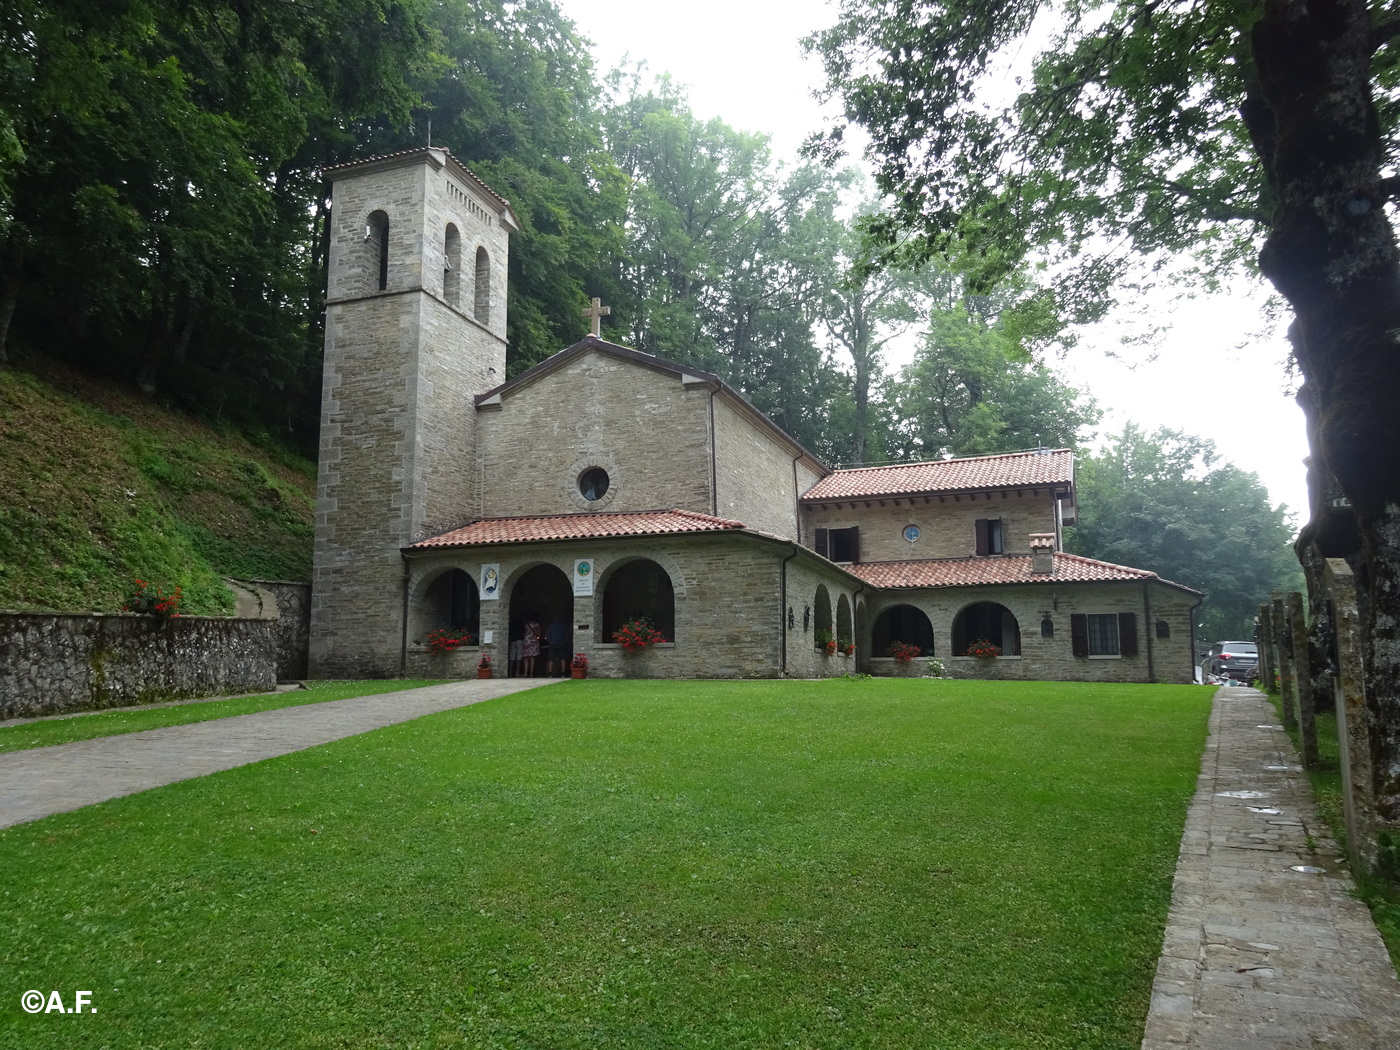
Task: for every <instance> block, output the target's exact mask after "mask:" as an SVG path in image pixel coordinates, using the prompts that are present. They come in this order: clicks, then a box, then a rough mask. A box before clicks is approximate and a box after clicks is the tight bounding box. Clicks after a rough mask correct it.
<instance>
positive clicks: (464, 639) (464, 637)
mask: <svg viewBox="0 0 1400 1050" xmlns="http://www.w3.org/2000/svg"><path fill="white" fill-rule="evenodd" d="M475 641H476V636H475V635H473V634H472V633H471V631H462V630H448V629H447V628H443V627H439V628H438V629H437V630H436V631H429V632H428V651H429V652H431V653H432V654H433V655H434V656H444V655H446V654H447V653H450V652H454V651H456V650H457V649H460V648H461V647H462V646H464V645H471V644H472V643H473V642H475Z"/></svg>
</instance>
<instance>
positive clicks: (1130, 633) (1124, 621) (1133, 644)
mask: <svg viewBox="0 0 1400 1050" xmlns="http://www.w3.org/2000/svg"><path fill="white" fill-rule="evenodd" d="M1137 651H1138V644H1137V613H1119V614H1118V652H1119V654H1120V655H1122V656H1136V655H1137Z"/></svg>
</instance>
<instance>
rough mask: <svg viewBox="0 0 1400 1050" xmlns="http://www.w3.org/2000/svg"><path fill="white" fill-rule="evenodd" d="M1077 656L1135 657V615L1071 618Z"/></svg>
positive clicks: (1098, 614) (1070, 624) (1093, 614)
mask: <svg viewBox="0 0 1400 1050" xmlns="http://www.w3.org/2000/svg"><path fill="white" fill-rule="evenodd" d="M1069 633H1070V645H1071V651H1072V652H1073V653H1074V655H1075V656H1103V657H1112V656H1136V655H1137V654H1138V635H1137V614H1136V613H1088V614H1085V613H1074V614H1072V615H1071V616H1070V618H1069Z"/></svg>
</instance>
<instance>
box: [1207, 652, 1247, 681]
mask: <svg viewBox="0 0 1400 1050" xmlns="http://www.w3.org/2000/svg"><path fill="white" fill-rule="evenodd" d="M1258 670H1259V647H1258V646H1256V645H1255V644H1254V643H1253V642H1216V643H1215V644H1214V645H1212V646H1211V647H1210V651H1209V652H1208V653H1206V658H1205V659H1204V660H1202V661H1201V673H1202V674H1204V675H1205V678H1206V681H1207V682H1209V681H1210V680H1211V679H1212V678H1216V679H1227V678H1228V679H1231V680H1233V681H1236V682H1247V681H1249V680H1250V679H1251V678H1253V677H1254V675H1255V673H1256V672H1257V671H1258Z"/></svg>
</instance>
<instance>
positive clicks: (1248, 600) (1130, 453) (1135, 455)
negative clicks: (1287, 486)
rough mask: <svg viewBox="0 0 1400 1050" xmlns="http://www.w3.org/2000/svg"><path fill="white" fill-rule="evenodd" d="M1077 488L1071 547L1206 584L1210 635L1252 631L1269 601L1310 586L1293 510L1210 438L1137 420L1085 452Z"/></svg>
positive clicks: (1182, 580) (1200, 585)
mask: <svg viewBox="0 0 1400 1050" xmlns="http://www.w3.org/2000/svg"><path fill="white" fill-rule="evenodd" d="M1075 486H1076V489H1077V501H1078V505H1079V524H1078V525H1077V526H1076V527H1075V528H1073V529H1072V530H1070V531H1069V532H1068V533H1067V543H1068V546H1069V549H1070V550H1071V551H1072V552H1074V553H1076V554H1083V555H1085V556H1087V557H1091V558H1099V559H1102V560H1103V561H1110V562H1114V563H1116V564H1119V565H1132V566H1136V567H1138V568H1144V569H1151V570H1152V571H1153V572H1155V573H1157V574H1158V575H1159V576H1161V577H1163V578H1164V579H1168V580H1172V581H1174V582H1176V583H1184V584H1186V585H1187V586H1188V587H1194V588H1196V589H1197V590H1199V591H1202V592H1203V593H1204V594H1205V596H1206V603H1205V605H1204V606H1203V607H1202V608H1201V609H1200V610H1198V614H1199V615H1200V616H1202V617H1203V619H1202V620H1201V622H1203V623H1204V624H1205V629H1204V631H1203V633H1202V637H1203V638H1206V639H1215V638H1252V637H1254V629H1253V621H1254V615H1255V613H1256V612H1257V611H1258V608H1259V603H1260V602H1262V601H1266V600H1267V599H1268V597H1269V595H1270V594H1271V593H1272V592H1273V591H1276V590H1282V591H1289V590H1300V589H1302V574H1301V571H1300V570H1299V568H1298V562H1297V559H1296V558H1295V557H1294V555H1293V549H1292V546H1291V540H1292V532H1293V530H1292V527H1291V524H1290V522H1289V520H1288V515H1287V513H1286V512H1285V510H1284V508H1283V507H1281V506H1280V507H1277V508H1276V507H1274V506H1272V505H1271V504H1270V502H1269V494H1268V491H1267V490H1266V489H1265V488H1264V486H1263V485H1262V484H1260V482H1259V479H1258V478H1257V477H1256V476H1255V475H1253V474H1250V473H1247V472H1245V471H1242V470H1240V469H1239V468H1238V467H1235V466H1232V465H1230V464H1228V463H1221V462H1220V459H1219V456H1218V455H1217V453H1216V451H1215V446H1214V445H1213V444H1212V443H1211V442H1209V441H1206V440H1203V439H1201V438H1196V437H1192V436H1190V435H1187V434H1182V433H1179V432H1177V431H1172V430H1167V429H1165V428H1161V429H1158V430H1157V431H1155V432H1153V433H1152V434H1145V433H1143V432H1142V431H1141V430H1140V429H1138V428H1137V427H1136V426H1134V425H1133V424H1129V425H1128V426H1127V427H1125V428H1124V430H1123V433H1122V434H1120V435H1118V437H1117V438H1116V439H1114V441H1113V442H1112V443H1111V444H1110V446H1109V448H1108V449H1107V450H1106V451H1105V452H1103V453H1102V454H1101V455H1097V456H1081V457H1080V458H1079V461H1078V464H1077V465H1076V470H1075Z"/></svg>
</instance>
